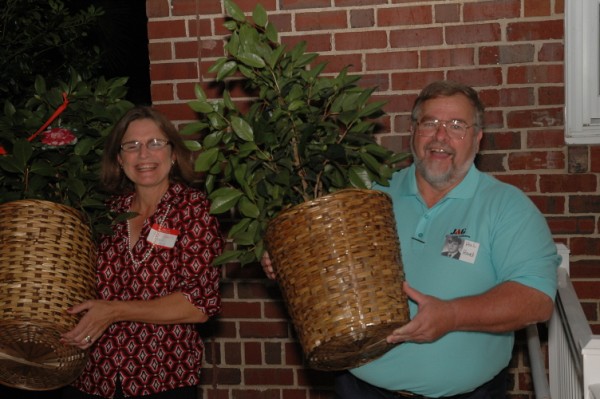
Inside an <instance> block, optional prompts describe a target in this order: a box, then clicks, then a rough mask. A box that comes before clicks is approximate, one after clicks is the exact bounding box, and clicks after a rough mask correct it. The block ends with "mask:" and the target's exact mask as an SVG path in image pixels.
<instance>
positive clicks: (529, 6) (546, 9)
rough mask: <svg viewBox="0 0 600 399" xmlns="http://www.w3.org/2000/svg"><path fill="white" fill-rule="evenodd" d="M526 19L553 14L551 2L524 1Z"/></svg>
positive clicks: (541, 0) (546, 0) (545, 0)
mask: <svg viewBox="0 0 600 399" xmlns="http://www.w3.org/2000/svg"><path fill="white" fill-rule="evenodd" d="M523 5H524V8H525V17H546V16H549V15H550V14H551V13H552V10H551V2H550V0H523Z"/></svg>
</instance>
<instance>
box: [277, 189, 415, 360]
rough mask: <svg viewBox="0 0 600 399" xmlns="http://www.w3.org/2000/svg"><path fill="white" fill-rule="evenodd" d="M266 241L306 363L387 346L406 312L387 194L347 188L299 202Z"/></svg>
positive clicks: (366, 356) (364, 354) (370, 355)
mask: <svg viewBox="0 0 600 399" xmlns="http://www.w3.org/2000/svg"><path fill="white" fill-rule="evenodd" d="M265 240H266V242H267V248H268V251H269V255H270V257H271V260H272V262H273V268H274V270H275V274H276V276H277V277H276V278H277V281H278V283H279V285H280V288H281V291H282V294H283V297H284V300H285V302H286V306H287V309H288V312H289V314H290V316H291V318H292V322H293V323H294V327H295V329H296V332H297V334H298V339H299V341H300V344H301V345H302V349H303V351H304V355H305V357H306V359H307V362H308V365H309V367H312V368H314V369H318V370H344V369H349V368H353V367H358V366H360V365H362V364H365V363H367V362H369V361H371V360H373V359H375V358H377V357H379V356H381V355H382V354H384V353H385V352H387V351H388V350H389V349H391V348H392V347H393V345H390V344H388V343H386V341H385V338H386V337H387V336H388V335H389V334H390V333H391V332H392V331H393V330H394V329H396V328H398V327H400V326H402V325H404V324H406V323H407V322H408V321H409V319H410V316H409V309H408V301H407V298H406V294H405V293H404V291H403V290H402V282H403V281H404V272H403V267H402V263H401V258H400V244H399V241H398V235H397V232H396V224H395V219H394V213H393V208H392V203H391V199H390V197H389V196H388V195H387V194H385V193H382V192H379V191H375V190H358V189H346V190H340V191H337V192H335V193H333V194H330V195H327V196H323V197H320V198H318V199H316V200H314V201H309V202H305V203H303V204H300V205H297V206H295V207H293V208H290V209H289V210H287V211H285V212H283V213H281V214H280V215H278V216H277V217H276V218H275V219H273V220H272V221H271V222H270V223H269V227H268V229H267V234H266V237H265Z"/></svg>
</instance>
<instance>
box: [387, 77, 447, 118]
mask: <svg viewBox="0 0 600 399" xmlns="http://www.w3.org/2000/svg"><path fill="white" fill-rule="evenodd" d="M443 78H444V72H442V71H416V72H399V73H393V74H392V90H402V91H404V90H412V91H420V90H421V89H422V88H423V87H425V86H426V85H427V84H429V83H431V82H433V81H436V80H440V79H443ZM409 101H410V103H409V106H408V107H407V108H404V109H403V110H404V111H410V110H411V108H412V103H413V101H414V97H411V98H410V99H409Z"/></svg>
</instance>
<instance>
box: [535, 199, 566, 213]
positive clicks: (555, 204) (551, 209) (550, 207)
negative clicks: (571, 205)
mask: <svg viewBox="0 0 600 399" xmlns="http://www.w3.org/2000/svg"><path fill="white" fill-rule="evenodd" d="M529 198H530V199H531V201H533V203H534V204H535V206H537V208H538V209H539V210H540V212H542V213H543V214H546V215H549V214H554V215H557V214H558V215H560V214H563V213H565V201H566V200H565V197H564V196H560V195H530V196H529Z"/></svg>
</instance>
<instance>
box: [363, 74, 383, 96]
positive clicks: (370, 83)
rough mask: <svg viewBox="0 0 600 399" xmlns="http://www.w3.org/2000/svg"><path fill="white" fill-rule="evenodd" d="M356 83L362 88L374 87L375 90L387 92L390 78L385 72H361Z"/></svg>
mask: <svg viewBox="0 0 600 399" xmlns="http://www.w3.org/2000/svg"><path fill="white" fill-rule="evenodd" d="M358 84H359V86H360V87H364V88H367V87H376V88H377V92H387V91H388V90H390V78H389V76H388V74H387V73H368V74H363V75H362V77H361V79H360V81H359V82H358Z"/></svg>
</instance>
